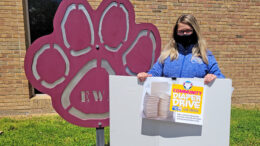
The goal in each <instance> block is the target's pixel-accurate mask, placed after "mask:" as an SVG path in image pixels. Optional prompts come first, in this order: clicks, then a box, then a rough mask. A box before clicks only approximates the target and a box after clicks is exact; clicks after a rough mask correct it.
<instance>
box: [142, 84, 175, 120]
mask: <svg viewBox="0 0 260 146" xmlns="http://www.w3.org/2000/svg"><path fill="white" fill-rule="evenodd" d="M150 89H151V90H150V93H149V92H146V93H145V96H144V99H143V100H144V102H143V115H144V118H148V119H156V120H167V121H169V120H172V115H173V113H172V112H170V110H169V106H170V94H169V93H168V92H169V84H168V83H167V82H151V86H150Z"/></svg>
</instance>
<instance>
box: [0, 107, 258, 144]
mask: <svg viewBox="0 0 260 146" xmlns="http://www.w3.org/2000/svg"><path fill="white" fill-rule="evenodd" d="M231 113H232V114H231V127H230V145H231V146H237V145H238V146H257V145H260V111H259V110H245V109H238V108H232V111H231ZM0 131H3V132H4V133H3V134H1V135H0V146H2V145H4V146H10V145H14V146H15V145H19V146H20V145H21V146H30V145H44V146H45V145H53V146H56V145H64V146H67V145H69V146H70V145H71V146H74V145H87V146H93V145H95V144H96V130H95V128H83V127H78V126H75V125H72V124H70V123H68V122H66V121H65V120H63V119H62V118H60V117H59V116H57V115H49V116H40V117H39V116H37V117H26V118H16V117H15V118H1V119H0ZM130 139H131V138H130ZM105 143H106V144H107V145H108V144H109V128H105Z"/></svg>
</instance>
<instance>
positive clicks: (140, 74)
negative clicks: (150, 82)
mask: <svg viewBox="0 0 260 146" xmlns="http://www.w3.org/2000/svg"><path fill="white" fill-rule="evenodd" d="M151 76H152V75H151V74H148V73H146V72H140V73H138V74H137V78H138V79H139V80H140V81H141V82H143V81H145V80H146V78H147V77H151Z"/></svg>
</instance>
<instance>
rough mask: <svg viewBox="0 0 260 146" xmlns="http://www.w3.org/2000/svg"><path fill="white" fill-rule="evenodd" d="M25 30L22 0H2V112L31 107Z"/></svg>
mask: <svg viewBox="0 0 260 146" xmlns="http://www.w3.org/2000/svg"><path fill="white" fill-rule="evenodd" d="M24 34H25V32H24V19H23V5H22V1H21V0H1V2H0V114H3V113H16V114H24V113H27V112H28V110H29V108H30V107H29V93H28V81H27V79H26V78H25V75H24V69H23V60H24V59H23V58H24V55H25V50H26V49H25V35H24Z"/></svg>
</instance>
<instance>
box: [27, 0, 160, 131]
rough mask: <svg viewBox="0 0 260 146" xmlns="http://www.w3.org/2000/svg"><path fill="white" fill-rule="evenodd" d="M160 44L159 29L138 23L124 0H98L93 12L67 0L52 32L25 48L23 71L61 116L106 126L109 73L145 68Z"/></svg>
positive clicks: (80, 0)
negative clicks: (47, 95) (98, 3)
mask: <svg viewBox="0 0 260 146" xmlns="http://www.w3.org/2000/svg"><path fill="white" fill-rule="evenodd" d="M160 47H161V40H160V35H159V32H158V30H157V28H156V27H155V26H154V25H152V24H147V23H142V24H136V23H135V13H134V9H133V6H132V4H131V3H130V2H129V1H128V0H114V1H112V0H106V1H102V3H101V4H100V6H99V7H98V8H97V10H93V9H92V8H91V7H90V5H89V4H88V3H87V1H86V0H77V1H74V0H66V1H62V3H61V4H60V6H59V8H58V10H57V12H56V15H55V18H54V31H53V33H51V34H50V35H47V36H43V37H41V38H39V39H37V40H36V41H35V42H34V43H33V44H32V45H31V46H30V48H29V49H28V51H27V53H26V57H25V72H26V76H27V78H28V79H29V80H30V82H31V84H32V85H33V86H34V87H35V88H37V89H38V90H40V91H42V92H43V93H46V94H49V95H50V96H51V98H52V104H53V107H54V109H55V110H56V111H57V112H58V113H59V114H60V115H61V116H62V117H63V118H64V119H66V120H67V121H69V122H71V123H73V124H76V125H79V126H83V127H98V126H100V125H102V126H103V127H104V126H108V125H109V90H108V89H109V87H108V86H109V84H108V75H109V74H110V75H136V74H137V73H138V72H143V71H148V70H149V69H150V68H151V66H152V65H153V64H154V63H155V61H156V59H157V58H158V55H159V53H160V50H161V49H160ZM122 110H123V109H122Z"/></svg>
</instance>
